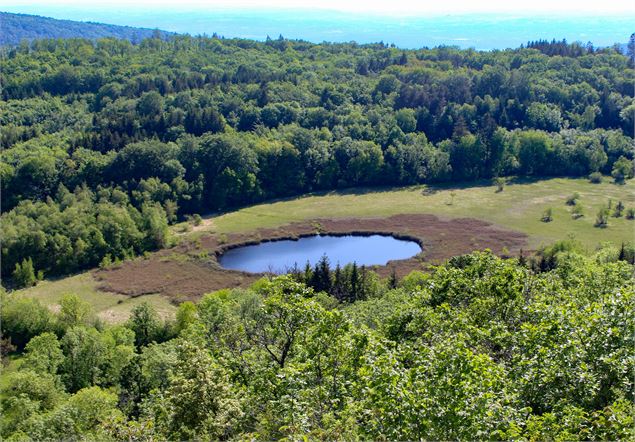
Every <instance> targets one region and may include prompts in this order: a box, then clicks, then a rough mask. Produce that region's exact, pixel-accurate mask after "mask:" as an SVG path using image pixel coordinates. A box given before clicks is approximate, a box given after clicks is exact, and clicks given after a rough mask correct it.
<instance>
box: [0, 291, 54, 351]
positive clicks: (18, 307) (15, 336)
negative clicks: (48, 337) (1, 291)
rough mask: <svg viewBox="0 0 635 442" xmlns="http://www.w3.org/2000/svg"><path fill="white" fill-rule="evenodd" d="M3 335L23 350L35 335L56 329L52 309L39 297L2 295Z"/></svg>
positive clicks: (0, 325) (1, 325) (1, 322)
mask: <svg viewBox="0 0 635 442" xmlns="http://www.w3.org/2000/svg"><path fill="white" fill-rule="evenodd" d="M0 300H1V301H2V306H1V307H2V321H0V327H1V330H2V336H3V337H4V338H9V339H11V343H12V344H13V345H15V346H16V347H17V349H18V350H22V349H23V348H24V347H25V346H26V344H27V343H28V342H29V341H30V340H31V339H32V338H34V337H35V336H38V335H41V334H42V333H45V332H52V331H54V324H55V321H54V318H53V315H52V314H51V311H50V310H49V309H48V308H47V307H46V306H44V305H42V304H41V303H40V302H39V301H38V300H37V299H32V298H18V297H14V296H11V295H8V296H2V297H1V298H0Z"/></svg>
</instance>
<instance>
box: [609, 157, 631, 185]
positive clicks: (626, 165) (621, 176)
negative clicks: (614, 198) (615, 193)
mask: <svg viewBox="0 0 635 442" xmlns="http://www.w3.org/2000/svg"><path fill="white" fill-rule="evenodd" d="M611 175H612V176H613V178H614V179H615V182H616V183H623V182H624V181H625V180H628V179H630V178H633V160H629V159H628V158H626V157H623V156H621V157H620V158H619V159H618V160H617V161H616V162H615V164H613V170H612V171H611Z"/></svg>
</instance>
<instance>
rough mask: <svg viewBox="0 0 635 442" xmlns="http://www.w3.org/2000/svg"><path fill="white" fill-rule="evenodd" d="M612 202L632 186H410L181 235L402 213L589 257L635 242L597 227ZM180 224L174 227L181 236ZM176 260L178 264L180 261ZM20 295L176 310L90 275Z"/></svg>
mask: <svg viewBox="0 0 635 442" xmlns="http://www.w3.org/2000/svg"><path fill="white" fill-rule="evenodd" d="M574 192H577V193H578V194H579V195H580V199H579V204H580V205H582V207H583V210H584V214H585V216H584V217H582V218H580V219H577V220H574V219H572V217H571V213H570V211H571V207H570V206H567V205H566V200H567V197H569V196H570V195H572V194H573V193H574ZM609 199H611V200H612V201H613V205H615V204H616V203H617V202H618V201H622V202H623V203H624V204H625V205H626V207H627V208H628V207H635V180H630V181H629V182H628V183H626V184H625V185H621V186H618V185H615V184H613V183H611V182H610V180H609V179H605V182H604V183H602V184H591V183H589V182H588V180H586V179H568V178H554V179H549V180H541V181H519V182H514V183H510V184H507V185H506V186H505V189H504V190H503V191H502V192H496V188H495V186H493V185H491V183H490V182H486V183H485V182H484V183H481V184H478V183H477V184H474V183H472V184H469V185H464V186H454V187H449V186H412V187H406V188H396V189H376V188H375V189H352V190H348V191H340V192H327V193H321V194H314V195H308V196H304V197H298V198H293V199H287V200H281V201H274V202H269V203H265V204H259V205H256V206H252V207H247V208H244V209H240V210H236V211H234V212H229V213H225V214H222V215H218V216H209V217H205V219H204V221H203V223H201V225H200V226H197V227H196V228H195V229H193V230H190V231H189V232H187V233H182V234H180V235H179V237H180V238H183V239H192V238H196V237H197V236H200V235H203V234H209V233H214V234H218V235H221V236H222V235H224V234H226V233H230V232H241V231H249V230H253V229H257V228H260V227H276V226H280V225H283V224H287V223H290V222H293V221H304V220H310V219H315V218H343V217H377V216H390V215H395V214H400V213H431V214H435V215H438V216H445V217H470V218H479V219H483V220H486V221H490V222H493V223H495V224H498V225H501V226H504V227H508V228H511V229H514V230H518V231H521V232H525V233H527V234H528V235H529V246H530V247H531V248H538V247H540V246H541V245H545V244H549V243H551V242H553V241H556V240H559V239H562V238H566V237H567V236H568V235H574V236H575V238H577V239H578V240H579V241H580V242H582V244H583V245H584V246H585V247H586V248H587V249H588V250H589V251H592V250H593V249H594V248H595V247H596V246H597V245H598V244H600V243H602V242H605V241H610V242H613V243H615V244H619V243H621V242H622V241H634V240H635V221H633V220H627V219H626V218H625V217H622V218H613V217H611V218H610V220H609V226H608V227H607V228H604V229H601V228H597V227H594V223H595V217H596V214H597V212H598V210H599V209H600V207H602V206H604V205H606V204H607V203H608V201H609ZM547 208H552V210H553V221H552V222H549V223H544V222H542V221H540V219H541V216H542V214H543V212H544V211H545V209H547ZM183 227H184V226H183V223H182V224H180V225H177V226H174V227H173V230H174V231H175V232H183V230H184V229H183ZM175 259H178V257H175ZM18 293H20V294H21V295H22V296H30V297H35V298H38V299H40V301H42V302H43V303H44V304H45V305H48V306H50V307H51V308H55V306H56V305H57V303H58V302H59V299H60V298H61V296H62V295H64V294H66V293H75V294H77V295H78V296H80V297H82V298H83V299H85V300H86V301H88V302H90V303H91V304H92V305H93V306H94V309H95V312H96V313H97V314H98V315H99V316H100V317H101V318H102V319H104V320H105V321H108V322H121V321H124V320H125V319H126V318H127V317H128V314H129V312H130V310H131V309H132V307H133V306H134V305H136V304H138V303H140V302H143V301H148V302H151V303H152V304H153V305H154V306H155V308H156V309H157V310H158V311H159V312H160V314H161V315H163V316H165V317H167V316H172V315H173V314H174V311H175V307H174V306H173V305H172V304H170V303H169V301H168V300H167V299H166V298H164V297H162V296H160V295H144V296H140V297H138V298H130V297H128V296H125V295H117V294H113V293H107V292H101V291H99V289H98V288H97V283H96V282H95V281H94V279H93V277H92V275H91V274H90V273H89V272H87V273H83V274H79V275H75V276H70V277H67V278H62V279H58V280H49V281H43V282H41V283H40V284H38V285H37V286H36V287H32V288H29V289H26V290H21V291H20V292H18Z"/></svg>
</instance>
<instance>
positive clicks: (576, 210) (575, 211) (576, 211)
mask: <svg viewBox="0 0 635 442" xmlns="http://www.w3.org/2000/svg"><path fill="white" fill-rule="evenodd" d="M583 216H584V210H583V209H582V206H581V205H580V204H576V205H575V206H573V207H572V208H571V218H573V219H578V218H582V217H583Z"/></svg>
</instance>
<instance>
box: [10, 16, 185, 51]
mask: <svg viewBox="0 0 635 442" xmlns="http://www.w3.org/2000/svg"><path fill="white" fill-rule="evenodd" d="M0 29H2V32H1V33H0V46H9V45H11V46H17V45H19V44H27V42H30V41H32V40H36V39H42V38H91V39H98V38H106V37H113V38H123V39H126V40H129V41H131V42H133V43H139V42H141V40H143V39H144V38H150V37H152V36H153V35H154V36H157V37H162V38H165V37H168V36H169V35H173V34H174V33H172V32H166V31H159V30H153V29H147V28H135V27H132V26H119V25H109V24H105V23H94V22H78V21H74V20H58V19H55V18H50V17H42V16H39V15H30V14H13V13H10V12H0ZM23 42H24V43H23Z"/></svg>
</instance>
